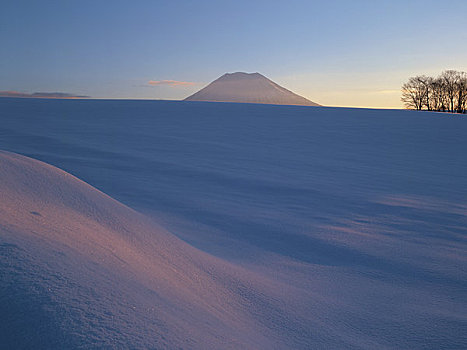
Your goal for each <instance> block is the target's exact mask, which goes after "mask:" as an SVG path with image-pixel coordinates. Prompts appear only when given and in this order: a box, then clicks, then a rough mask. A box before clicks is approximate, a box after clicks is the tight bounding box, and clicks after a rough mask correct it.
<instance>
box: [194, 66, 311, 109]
mask: <svg viewBox="0 0 467 350" xmlns="http://www.w3.org/2000/svg"><path fill="white" fill-rule="evenodd" d="M185 101H210V102H240V103H265V104H276V105H302V106H319V104H317V103H315V102H312V101H310V100H308V99H306V98H304V97H302V96H299V95H297V94H294V93H293V92H292V91H290V90H287V89H286V88H283V87H282V86H280V85H278V84H276V83H275V82H273V81H272V80H270V79H268V78H266V77H265V76H264V75H262V74H259V73H243V72H237V73H226V74H224V75H223V76H221V77H220V78H218V79H216V80H214V81H213V82H212V83H210V84H209V85H208V86H206V87H205V88H203V89H201V90H199V91H198V92H196V93H195V94H193V95H191V96H188V97H187V98H186V99H185Z"/></svg>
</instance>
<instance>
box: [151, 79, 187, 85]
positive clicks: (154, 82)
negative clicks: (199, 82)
mask: <svg viewBox="0 0 467 350" xmlns="http://www.w3.org/2000/svg"><path fill="white" fill-rule="evenodd" d="M148 84H149V85H151V86H158V85H168V86H192V85H195V84H196V83H193V82H191V81H177V80H149V81H148Z"/></svg>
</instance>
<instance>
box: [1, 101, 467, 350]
mask: <svg viewBox="0 0 467 350" xmlns="http://www.w3.org/2000/svg"><path fill="white" fill-rule="evenodd" d="M0 121H1V123H0V149H2V150H5V151H10V152H15V153H19V154H23V155H25V156H28V157H31V158H34V159H37V160H40V161H43V162H46V163H48V164H51V165H53V166H55V167H58V168H60V169H62V170H64V171H66V172H68V173H71V174H73V175H74V176H76V177H77V178H79V179H81V180H83V181H85V182H86V183H88V184H89V185H87V184H86V183H84V182H82V181H80V180H78V179H77V178H75V177H74V176H71V175H69V174H67V173H65V172H64V171H61V170H59V169H57V168H54V167H52V166H50V165H47V164H44V163H42V162H38V161H35V160H31V159H29V158H24V157H22V156H18V155H15V154H11V153H8V152H7V153H5V152H2V153H0V250H1V254H0V266H1V267H0V277H1V278H0V315H1V316H0V317H1V321H2V322H0V342H1V345H2V346H1V347H2V348H15V347H23V348H31V347H32V348H64V347H67V348H74V347H79V346H81V347H83V348H92V347H113V348H151V347H153V348H170V349H171V348H178V347H181V348H186V349H189V348H190V349H191V348H202V349H205V348H214V349H219V348H260V349H270V348H297V349H298V348H303V349H310V348H311V349H315V348H327V349H353V348H355V349H464V348H466V347H467V336H466V334H467V271H466V270H467V239H466V238H467V237H466V235H467V161H466V159H467V158H466V151H467V137H466V135H467V119H465V118H463V117H459V116H453V115H448V114H436V113H428V112H425V113H417V112H411V111H395V110H394V111H391V110H363V109H344V108H321V107H293V106H268V105H249V104H229V103H202V102H162V101H84V100H82V101H79V100H72V101H70V100H67V101H63V100H26V99H7V98H4V99H0ZM91 186H93V187H95V188H97V189H98V190H96V189H95V188H93V187H91ZM99 190H100V191H102V192H104V193H106V194H107V195H109V196H110V197H112V198H113V199H112V198H110V197H108V196H107V195H105V194H103V193H102V192H100V191H99ZM117 201H118V202H117ZM119 202H120V203H119ZM121 203H123V204H121ZM127 206H128V207H127ZM129 207H131V208H132V209H130V208H129ZM133 209H134V210H136V211H134V210H133ZM141 213H142V214H141ZM177 237H178V238H177Z"/></svg>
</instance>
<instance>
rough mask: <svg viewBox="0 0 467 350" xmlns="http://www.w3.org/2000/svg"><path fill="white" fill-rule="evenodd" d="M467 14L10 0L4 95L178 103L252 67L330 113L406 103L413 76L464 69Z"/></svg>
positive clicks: (1, 59)
mask: <svg viewBox="0 0 467 350" xmlns="http://www.w3.org/2000/svg"><path fill="white" fill-rule="evenodd" d="M466 18H467V1H465V0H452V1H449V0H446V1H430V0H425V1H419V0H413V1H411V0H405V1H400V0H392V1H385V0H381V1H370V0H354V1H333V0H327V1H291V0H290V1H240V0H237V1H176V0H172V1H96V0H94V1H67V0H62V1H21V0H15V1H7V2H3V3H2V5H1V10H0V45H1V50H0V90H14V91H20V92H26V93H33V92H51V91H59V92H67V93H74V94H78V95H89V96H92V97H97V98H162V99H181V98H184V97H186V96H188V95H189V94H191V93H193V92H195V91H196V90H198V89H199V88H201V87H203V86H205V85H206V84H207V83H209V82H210V81H212V80H214V79H216V78H217V77H219V76H220V75H222V74H224V73H225V72H235V71H245V72H260V73H262V74H264V75H266V76H267V77H269V78H270V79H272V80H274V81H276V82H277V83H279V84H281V85H283V86H284V87H286V88H289V89H291V90H293V91H294V92H296V93H299V94H301V95H303V96H305V97H307V98H309V99H311V100H314V101H316V102H319V103H321V104H325V105H338V106H365V107H401V103H400V101H399V98H400V93H399V89H400V85H401V84H402V83H403V82H404V81H405V80H406V79H407V78H408V77H409V76H411V75H416V74H431V75H436V74H438V73H440V72H441V71H442V70H444V69H456V70H463V71H467V26H466V25H465V23H466ZM151 80H152V81H163V80H174V81H181V82H189V83H193V84H177V85H174V84H168V83H166V84H163V83H162V84H160V83H154V84H152V85H151V84H148V82H149V81H151Z"/></svg>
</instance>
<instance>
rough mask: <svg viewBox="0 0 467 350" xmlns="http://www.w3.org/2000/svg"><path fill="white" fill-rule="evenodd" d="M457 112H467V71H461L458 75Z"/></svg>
mask: <svg viewBox="0 0 467 350" xmlns="http://www.w3.org/2000/svg"><path fill="white" fill-rule="evenodd" d="M456 87H457V108H456V110H457V113H465V112H466V105H467V73H465V72H459V73H458V77H457V86H456Z"/></svg>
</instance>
